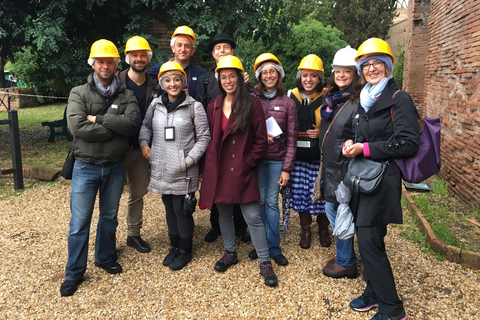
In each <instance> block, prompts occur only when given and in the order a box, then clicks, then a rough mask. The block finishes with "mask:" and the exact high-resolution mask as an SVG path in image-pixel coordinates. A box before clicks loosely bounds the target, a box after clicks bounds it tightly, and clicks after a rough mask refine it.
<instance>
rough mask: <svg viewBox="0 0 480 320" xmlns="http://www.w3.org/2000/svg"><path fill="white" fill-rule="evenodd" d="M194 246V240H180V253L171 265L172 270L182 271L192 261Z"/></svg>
mask: <svg viewBox="0 0 480 320" xmlns="http://www.w3.org/2000/svg"><path fill="white" fill-rule="evenodd" d="M192 246H193V240H192V239H182V238H180V244H179V249H178V253H177V256H176V257H175V259H174V260H173V261H172V263H170V264H169V267H170V269H172V270H181V269H183V268H184V267H185V266H186V265H187V264H188V263H189V262H190V261H191V260H192Z"/></svg>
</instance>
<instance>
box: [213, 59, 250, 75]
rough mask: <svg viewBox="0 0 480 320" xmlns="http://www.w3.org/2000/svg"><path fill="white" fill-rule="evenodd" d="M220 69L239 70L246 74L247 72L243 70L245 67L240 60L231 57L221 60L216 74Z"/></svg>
mask: <svg viewBox="0 0 480 320" xmlns="http://www.w3.org/2000/svg"><path fill="white" fill-rule="evenodd" d="M220 69H239V70H240V71H242V72H245V70H243V65H242V62H241V61H240V59H238V58H237V57H235V56H231V55H228V56H224V57H221V58H220V60H219V61H218V63H217V68H216V69H215V72H218V71H219V70H220Z"/></svg>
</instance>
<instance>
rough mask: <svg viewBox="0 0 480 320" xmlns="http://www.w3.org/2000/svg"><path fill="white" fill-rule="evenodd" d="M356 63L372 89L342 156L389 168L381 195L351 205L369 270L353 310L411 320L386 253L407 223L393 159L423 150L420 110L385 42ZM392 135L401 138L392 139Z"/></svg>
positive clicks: (365, 48)
mask: <svg viewBox="0 0 480 320" xmlns="http://www.w3.org/2000/svg"><path fill="white" fill-rule="evenodd" d="M355 60H356V61H357V69H358V71H359V74H360V75H361V77H362V81H363V82H364V83H366V85H365V87H364V88H363V89H362V92H361V93H360V107H359V108H358V113H357V114H356V115H355V116H354V120H353V122H354V131H355V138H356V141H353V140H347V141H345V143H344V145H343V149H342V152H343V155H345V156H346V157H351V158H354V157H367V158H370V159H371V160H373V161H376V162H388V166H387V167H386V170H385V172H384V174H383V177H382V180H381V184H380V187H379V190H378V191H377V192H376V193H374V194H373V195H366V194H361V193H360V194H353V196H352V202H351V203H350V206H351V208H352V211H353V213H354V218H355V228H356V232H357V240H358V248H359V251H360V255H361V257H362V261H363V266H364V271H363V279H364V280H365V282H366V284H367V286H366V289H365V291H364V292H363V294H362V295H361V296H360V297H358V298H357V299H354V300H352V301H351V302H350V307H352V308H353V309H354V310H356V311H367V310H370V309H371V308H373V307H376V306H378V313H377V314H375V316H374V317H373V318H372V319H383V320H388V319H393V320H406V319H407V318H408V317H407V314H406V312H405V309H404V308H403V302H402V301H401V300H400V299H399V297H398V294H397V290H396V287H395V281H394V278H393V272H392V268H391V266H390V262H389V260H388V257H387V254H386V252H385V242H384V237H385V236H386V235H387V225H388V224H389V223H402V207H401V204H400V199H401V192H402V185H401V183H402V176H401V172H400V169H399V168H398V166H397V165H396V163H395V162H394V161H393V160H392V159H394V158H401V157H411V156H414V155H415V153H416V152H417V150H418V144H419V133H418V124H417V110H416V108H415V105H414V104H413V101H412V99H411V98H410V95H409V94H408V93H406V92H404V91H399V92H397V91H398V87H397V84H396V83H395V80H394V79H393V77H392V76H391V72H392V64H393V60H394V58H393V55H392V51H391V49H390V47H389V45H388V44H387V43H386V42H385V41H383V40H381V39H378V38H370V39H368V40H366V41H365V42H364V43H362V44H361V45H360V47H359V48H358V53H357V57H356V58H355ZM392 108H393V114H392V113H391V109H392ZM392 135H395V139H394V140H393V141H389V139H390V137H392Z"/></svg>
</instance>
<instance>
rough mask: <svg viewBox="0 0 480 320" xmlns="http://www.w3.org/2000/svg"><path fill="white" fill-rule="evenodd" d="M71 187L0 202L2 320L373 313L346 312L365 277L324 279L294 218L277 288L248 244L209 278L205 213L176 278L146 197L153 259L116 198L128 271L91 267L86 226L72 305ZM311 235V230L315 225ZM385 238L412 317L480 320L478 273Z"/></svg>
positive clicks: (214, 255) (324, 253)
mask: <svg viewBox="0 0 480 320" xmlns="http://www.w3.org/2000/svg"><path fill="white" fill-rule="evenodd" d="M69 191H70V188H69V185H68V184H53V185H48V186H47V185H45V186H40V187H35V188H33V189H29V190H26V191H25V192H24V193H23V194H22V195H20V196H18V197H15V198H13V197H10V198H8V199H3V200H0V208H1V209H0V212H1V213H2V223H1V226H0V254H1V257H2V262H0V318H1V319H219V318H226V319H270V318H278V319H370V318H371V317H372V316H373V315H374V313H375V311H370V312H367V313H363V314H360V313H357V312H355V311H353V310H351V309H350V308H349V307H348V303H349V301H350V300H351V299H352V298H355V297H357V296H358V295H360V294H361V292H362V291H363V288H364V283H363V281H362V279H361V277H359V278H357V279H354V280H347V279H330V278H327V277H325V276H323V275H322V274H321V267H323V265H324V264H325V263H326V262H327V261H328V260H329V259H330V258H332V257H333V255H334V253H335V249H334V246H332V247H330V248H322V247H320V244H319V243H318V237H315V236H314V238H313V245H312V247H311V248H310V249H309V250H304V249H301V248H300V247H299V246H298V241H299V233H300V230H299V225H298V217H297V216H296V215H292V220H291V223H290V228H289V230H288V232H287V233H286V234H282V247H283V250H284V254H285V255H286V256H287V258H288V259H289V260H290V264H289V265H288V266H286V267H279V266H275V267H274V269H275V271H276V273H277V275H278V278H279V286H278V287H277V288H269V287H267V286H265V285H264V284H263V279H262V278H261V276H260V274H259V267H258V261H251V260H249V259H248V257H247V254H248V252H249V251H250V250H251V249H252V244H251V243H247V244H245V243H240V244H239V245H238V247H237V251H238V254H239V259H240V261H239V263H238V264H237V265H236V266H233V267H232V268H230V269H229V270H228V271H227V272H225V273H218V272H215V271H214V270H213V265H214V263H215V261H216V260H217V259H218V258H219V257H220V256H221V254H222V252H223V250H222V243H221V240H220V238H219V240H217V241H216V242H215V243H206V242H204V241H203V236H204V235H205V233H206V232H207V231H208V229H209V221H208V218H209V215H208V211H197V212H196V213H195V238H194V252H193V260H192V261H191V263H190V264H189V265H188V266H187V267H186V268H184V269H183V270H181V271H171V270H170V269H169V268H167V267H164V266H162V260H163V257H164V256H165V255H166V254H167V252H168V249H169V247H168V243H169V242H168V237H167V231H166V230H167V228H166V223H165V217H164V212H163V204H162V202H161V200H160V198H159V196H158V195H155V194H148V195H147V197H146V207H145V212H144V221H145V222H144V228H143V231H142V232H143V235H144V239H145V240H147V241H148V242H149V243H150V244H151V245H152V248H153V250H152V252H150V253H148V254H141V253H138V252H137V251H135V250H134V249H132V248H130V247H127V246H126V245H125V240H126V226H125V211H126V194H124V196H123V197H122V200H121V204H120V212H119V227H118V232H117V248H118V250H119V263H120V264H121V265H122V266H123V269H124V272H123V273H121V274H118V275H109V274H107V273H105V272H104V271H103V270H101V269H99V268H96V267H95V266H93V242H94V241H93V239H94V236H95V229H96V228H95V225H96V220H97V218H98V213H97V207H96V209H95V214H94V218H93V221H94V224H93V226H92V235H91V236H92V237H91V240H92V241H90V243H91V245H90V251H89V260H88V267H87V272H86V274H85V281H84V282H83V283H82V284H81V285H80V286H79V289H78V291H77V293H76V294H75V295H74V296H72V297H66V298H62V297H61V296H60V293H59V288H60V284H61V283H62V281H63V277H64V268H65V263H66V260H67V233H68V227H69V217H70V212H69ZM314 231H316V227H314ZM389 231H390V232H389V236H387V238H386V242H387V250H388V252H389V255H390V259H391V262H392V265H393V271H394V274H395V277H396V281H397V284H398V286H397V288H398V291H399V295H400V297H401V299H403V301H404V303H405V308H406V310H407V312H408V314H409V316H410V319H477V318H478V316H479V311H478V309H479V307H480V302H479V296H480V272H479V271H474V270H470V269H468V268H466V267H462V266H460V265H458V264H455V263H451V262H448V261H443V262H440V261H438V260H436V258H434V257H432V256H430V255H428V254H425V253H422V252H421V251H420V249H419V248H418V246H417V245H416V244H414V243H412V242H410V241H408V240H405V239H403V238H402V237H400V235H399V233H400V232H401V230H400V228H390V229H389Z"/></svg>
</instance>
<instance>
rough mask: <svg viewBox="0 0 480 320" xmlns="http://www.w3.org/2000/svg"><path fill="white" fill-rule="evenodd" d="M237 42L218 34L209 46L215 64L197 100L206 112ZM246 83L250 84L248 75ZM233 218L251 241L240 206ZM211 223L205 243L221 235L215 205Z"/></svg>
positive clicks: (241, 233)
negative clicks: (221, 64) (221, 65)
mask: <svg viewBox="0 0 480 320" xmlns="http://www.w3.org/2000/svg"><path fill="white" fill-rule="evenodd" d="M235 47H236V44H235V42H234V41H233V40H232V39H231V38H230V37H229V36H228V35H227V34H225V33H217V34H216V35H215V36H214V37H213V39H212V41H211V42H210V43H209V44H208V50H210V51H211V52H212V56H213V58H214V59H215V64H214V65H213V66H212V68H210V71H209V72H207V73H204V74H202V75H201V76H200V77H199V78H198V84H197V90H196V92H197V97H196V100H197V101H199V102H201V103H202V104H203V107H204V108H205V111H206V110H207V106H208V104H209V103H210V101H212V100H214V99H215V98H216V97H217V96H219V95H220V94H221V91H220V88H219V86H218V80H217V79H216V78H215V68H216V67H217V63H218V60H220V58H222V57H224V56H227V55H233V50H234V49H235ZM245 82H248V73H247V78H246V79H245ZM233 217H234V221H235V234H236V235H237V236H241V237H242V241H250V239H251V238H250V234H249V233H248V232H247V223H246V222H245V219H244V218H243V215H242V211H241V210H240V206H238V205H235V206H234V207H233ZM210 223H211V225H212V229H210V231H209V232H208V233H207V234H206V235H205V241H207V242H213V241H215V240H216V239H217V238H218V236H219V235H220V226H219V224H218V209H217V207H216V206H215V205H214V206H213V208H212V211H211V212H210Z"/></svg>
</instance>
